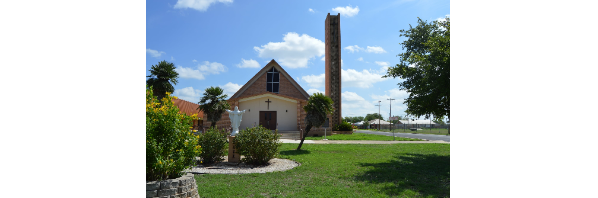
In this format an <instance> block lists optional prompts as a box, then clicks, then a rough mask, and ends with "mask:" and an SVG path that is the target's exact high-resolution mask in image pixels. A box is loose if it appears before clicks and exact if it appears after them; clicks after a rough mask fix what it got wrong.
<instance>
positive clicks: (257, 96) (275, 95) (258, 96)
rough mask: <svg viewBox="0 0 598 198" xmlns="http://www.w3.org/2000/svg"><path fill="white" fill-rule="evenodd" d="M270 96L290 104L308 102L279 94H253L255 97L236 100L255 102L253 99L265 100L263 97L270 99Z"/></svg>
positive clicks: (250, 96)
mask: <svg viewBox="0 0 598 198" xmlns="http://www.w3.org/2000/svg"><path fill="white" fill-rule="evenodd" d="M269 96H272V97H274V98H278V99H281V100H286V101H289V102H296V101H307V100H305V99H301V98H295V97H292V96H285V95H281V94H277V93H272V92H266V93H259V94H253V95H248V96H243V97H238V98H236V99H237V100H239V102H241V101H245V100H253V99H256V98H263V97H269Z"/></svg>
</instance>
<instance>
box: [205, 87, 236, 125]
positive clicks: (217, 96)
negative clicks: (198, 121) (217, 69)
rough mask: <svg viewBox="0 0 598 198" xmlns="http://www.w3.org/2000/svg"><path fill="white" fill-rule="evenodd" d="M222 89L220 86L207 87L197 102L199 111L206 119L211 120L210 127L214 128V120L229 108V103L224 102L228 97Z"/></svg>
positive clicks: (218, 118) (216, 120)
mask: <svg viewBox="0 0 598 198" xmlns="http://www.w3.org/2000/svg"><path fill="white" fill-rule="evenodd" d="M223 93H224V90H222V88H220V87H209V88H206V90H205V91H204V93H203V96H202V97H201V99H200V101H199V102H198V103H197V104H199V108H197V109H199V110H200V111H203V113H204V114H205V115H206V117H207V118H206V120H208V121H210V122H212V125H211V126H210V128H214V127H215V126H216V122H218V120H220V118H221V117H222V114H223V113H224V112H225V111H226V110H227V109H230V104H228V102H226V98H227V97H228V95H227V94H223Z"/></svg>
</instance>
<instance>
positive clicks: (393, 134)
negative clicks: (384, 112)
mask: <svg viewBox="0 0 598 198" xmlns="http://www.w3.org/2000/svg"><path fill="white" fill-rule="evenodd" d="M386 100H389V101H390V113H389V114H388V120H389V121H390V131H392V140H393V141H394V140H395V131H393V130H392V120H390V116H391V115H392V101H393V100H395V99H392V98H389V99H386Z"/></svg>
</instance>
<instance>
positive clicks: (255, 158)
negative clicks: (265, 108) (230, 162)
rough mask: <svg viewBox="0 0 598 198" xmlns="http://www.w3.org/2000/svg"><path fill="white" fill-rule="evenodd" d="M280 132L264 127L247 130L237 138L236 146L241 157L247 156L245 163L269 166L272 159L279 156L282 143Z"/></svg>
mask: <svg viewBox="0 0 598 198" xmlns="http://www.w3.org/2000/svg"><path fill="white" fill-rule="evenodd" d="M279 137H280V135H279V134H278V131H276V132H274V133H272V131H271V130H269V129H266V128H264V127H262V126H257V127H253V128H246V129H245V130H242V131H240V132H239V134H238V135H237V137H236V138H235V146H236V149H237V152H239V154H240V155H243V156H245V158H244V159H243V162H245V163H247V164H253V165H264V164H267V163H268V161H270V159H272V158H274V157H275V156H276V155H278V152H279V149H280V146H282V143H279V142H278V138H279Z"/></svg>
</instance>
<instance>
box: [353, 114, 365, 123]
mask: <svg viewBox="0 0 598 198" xmlns="http://www.w3.org/2000/svg"><path fill="white" fill-rule="evenodd" d="M361 121H363V116H356V117H353V123H357V122H361Z"/></svg>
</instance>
